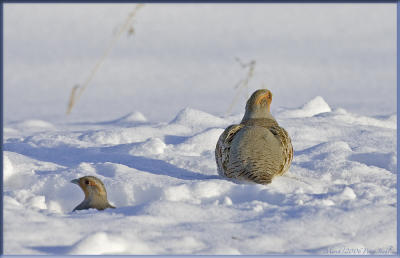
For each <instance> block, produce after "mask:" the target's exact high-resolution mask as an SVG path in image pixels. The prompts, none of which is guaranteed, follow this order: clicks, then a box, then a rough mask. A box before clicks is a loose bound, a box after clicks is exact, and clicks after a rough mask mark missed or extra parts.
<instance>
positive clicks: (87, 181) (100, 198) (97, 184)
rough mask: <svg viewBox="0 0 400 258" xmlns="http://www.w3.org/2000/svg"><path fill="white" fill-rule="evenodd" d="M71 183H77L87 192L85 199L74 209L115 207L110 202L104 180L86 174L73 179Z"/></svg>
mask: <svg viewBox="0 0 400 258" xmlns="http://www.w3.org/2000/svg"><path fill="white" fill-rule="evenodd" d="M71 183H74V184H77V185H78V186H79V187H80V188H81V189H82V191H83V193H84V194H85V199H84V200H83V201H82V202H81V203H80V204H79V205H78V206H76V207H75V208H74V210H73V211H75V210H85V209H90V208H94V209H97V210H104V209H107V208H115V207H114V206H112V205H111V204H110V203H109V202H108V199H107V191H106V188H105V186H104V184H103V182H101V180H100V179H98V178H97V177H94V176H84V177H81V178H78V179H74V180H71Z"/></svg>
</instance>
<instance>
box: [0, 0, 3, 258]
mask: <svg viewBox="0 0 400 258" xmlns="http://www.w3.org/2000/svg"><path fill="white" fill-rule="evenodd" d="M3 6H4V4H3V3H1V5H0V15H1V19H0V28H1V33H0V35H1V36H0V48H1V50H0V58H1V65H0V78H1V83H0V84H1V86H0V88H1V89H0V99H1V104H0V105H1V112H0V124H1V130H0V136H1V143H0V150H1V159H0V168H1V178H0V191H1V198H0V208H1V212H0V229H1V232H0V255H3V254H4V233H3V231H4V227H3V225H4V220H3V218H4V209H3V192H4V191H3V178H4V177H3V114H4V98H3V82H4V76H3V75H4V74H3V60H4V58H3V31H4V30H3V25H4V15H3Z"/></svg>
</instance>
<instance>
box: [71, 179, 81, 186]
mask: <svg viewBox="0 0 400 258" xmlns="http://www.w3.org/2000/svg"><path fill="white" fill-rule="evenodd" d="M71 183H73V184H77V185H79V179H74V180H71Z"/></svg>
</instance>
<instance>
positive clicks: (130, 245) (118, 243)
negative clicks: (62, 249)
mask: <svg viewBox="0 0 400 258" xmlns="http://www.w3.org/2000/svg"><path fill="white" fill-rule="evenodd" d="M125 253H130V254H149V253H150V250H149V248H148V247H147V245H146V244H144V243H143V242H141V241H138V240H137V239H135V241H129V242H127V241H126V240H125V239H124V238H123V237H120V236H116V235H112V234H107V233H106V232H97V233H94V234H91V235H88V236H85V237H84V238H82V239H81V240H79V241H78V242H76V243H75V244H74V245H72V247H71V250H70V251H69V254H80V255H99V254H125Z"/></svg>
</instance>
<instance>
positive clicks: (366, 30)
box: [3, 3, 397, 255]
mask: <svg viewBox="0 0 400 258" xmlns="http://www.w3.org/2000/svg"><path fill="white" fill-rule="evenodd" d="M134 6H135V5H134V4H116V5H114V4H95V5H92V4H79V5H78V4H77V5H75V4H57V5H54V4H53V5H52V4H10V3H8V4H5V5H4V54H5V55H4V128H3V132H4V139H3V143H4V144H3V146H4V152H3V164H4V167H3V180H4V193H3V196H4V251H5V254H40V255H68V254H107V255H114V254H115V255H117V254H162V255H168V254H191V255H193V254H212V255H217V254H218V255H224V254H225V255H228V254H231V255H238V254H246V255H250V254H311V255H312V254H342V255H343V254H394V253H396V250H397V242H396V237H397V236H396V228H397V224H396V216H397V214H396V209H397V200H396V193H397V190H396V175H397V146H396V140H397V139H396V133H397V113H396V66H395V64H396V26H395V20H396V5H395V4H361V5H359V4H329V5H326V4H305V5H296V4H285V5H280V4H249V5H247V4H240V5H238V4H214V5H211V4H196V5H192V4H184V5H180V4H146V5H145V6H144V7H143V9H141V10H140V11H139V12H138V16H137V17H136V20H135V23H134V28H135V34H134V35H132V36H127V35H125V36H124V35H123V36H122V37H121V39H120V40H119V41H118V42H117V43H116V45H115V48H113V49H112V51H111V52H110V54H109V56H108V57H107V58H106V60H105V61H104V64H103V65H102V67H101V68H100V69H99V71H98V73H97V74H96V75H95V76H94V78H93V80H92V81H91V83H90V84H89V85H88V88H87V89H86V90H85V92H84V93H83V95H82V97H81V99H79V101H78V102H77V104H76V106H75V107H74V109H73V111H72V113H71V115H69V116H66V115H65V112H66V106H67V101H68V97H69V94H70V91H71V89H72V87H73V86H74V85H76V84H79V83H82V82H83V81H84V80H85V79H86V78H87V76H88V74H89V73H90V70H91V69H92V68H93V66H94V65H95V63H96V62H97V61H98V59H99V57H100V56H101V54H102V53H103V52H104V50H105V49H106V47H107V44H109V42H110V40H111V38H112V36H113V35H114V34H115V30H117V29H118V28H119V27H120V26H122V24H123V21H124V19H125V18H126V17H127V15H128V13H129V12H130V11H131V10H133V7H134ZM205 17H206V18H205ZM183 21H184V22H183ZM235 57H238V58H240V59H241V60H242V61H243V62H245V63H246V62H249V61H251V60H255V61H256V67H255V69H254V74H253V77H252V78H251V79H250V81H249V85H248V89H243V88H240V89H236V88H235V87H234V85H236V84H237V82H238V81H240V80H243V79H244V78H245V75H246V72H247V71H246V70H245V69H242V68H241V67H240V65H239V64H238V63H236V62H235ZM261 87H264V88H268V89H270V90H271V91H272V93H273V101H272V104H271V111H272V114H273V115H274V117H275V118H276V119H277V121H278V122H279V124H280V125H281V126H283V127H284V128H285V129H286V130H287V131H288V133H289V135H290V136H291V138H292V143H293V146H294V159H293V163H292V165H291V168H290V169H289V171H288V172H287V173H286V174H285V175H283V176H281V177H276V178H274V180H273V181H272V183H271V184H269V185H257V184H251V183H235V182H232V181H229V180H225V179H223V178H221V177H220V176H219V175H218V173H217V167H216V162H215V157H214V149H215V145H216V142H217V139H218V137H219V136H220V134H221V133H222V132H223V130H224V129H225V128H226V127H227V126H229V125H231V124H234V123H239V122H240V120H241V118H242V116H243V113H244V106H245V103H246V100H247V97H248V95H249V94H250V93H251V92H252V91H253V90H255V89H258V88H261ZM236 95H237V96H238V97H237V98H236V99H235V96H236ZM231 103H233V108H232V109H231V110H229V111H228V107H229V105H230V104H231ZM86 175H92V176H96V177H98V178H99V179H101V180H102V181H103V182H104V185H105V186H106V189H107V193H108V199H109V201H110V203H111V204H112V205H114V206H116V207H117V208H116V209H107V210H104V211H97V210H93V209H90V210H82V211H76V212H72V209H73V208H74V207H75V206H76V205H78V204H79V203H80V202H81V201H82V200H83V198H84V194H83V192H82V191H81V190H80V189H79V187H77V186H76V185H74V184H72V183H70V181H71V180H72V179H76V178H79V177H82V176H86ZM38 235H40V237H38Z"/></svg>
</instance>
